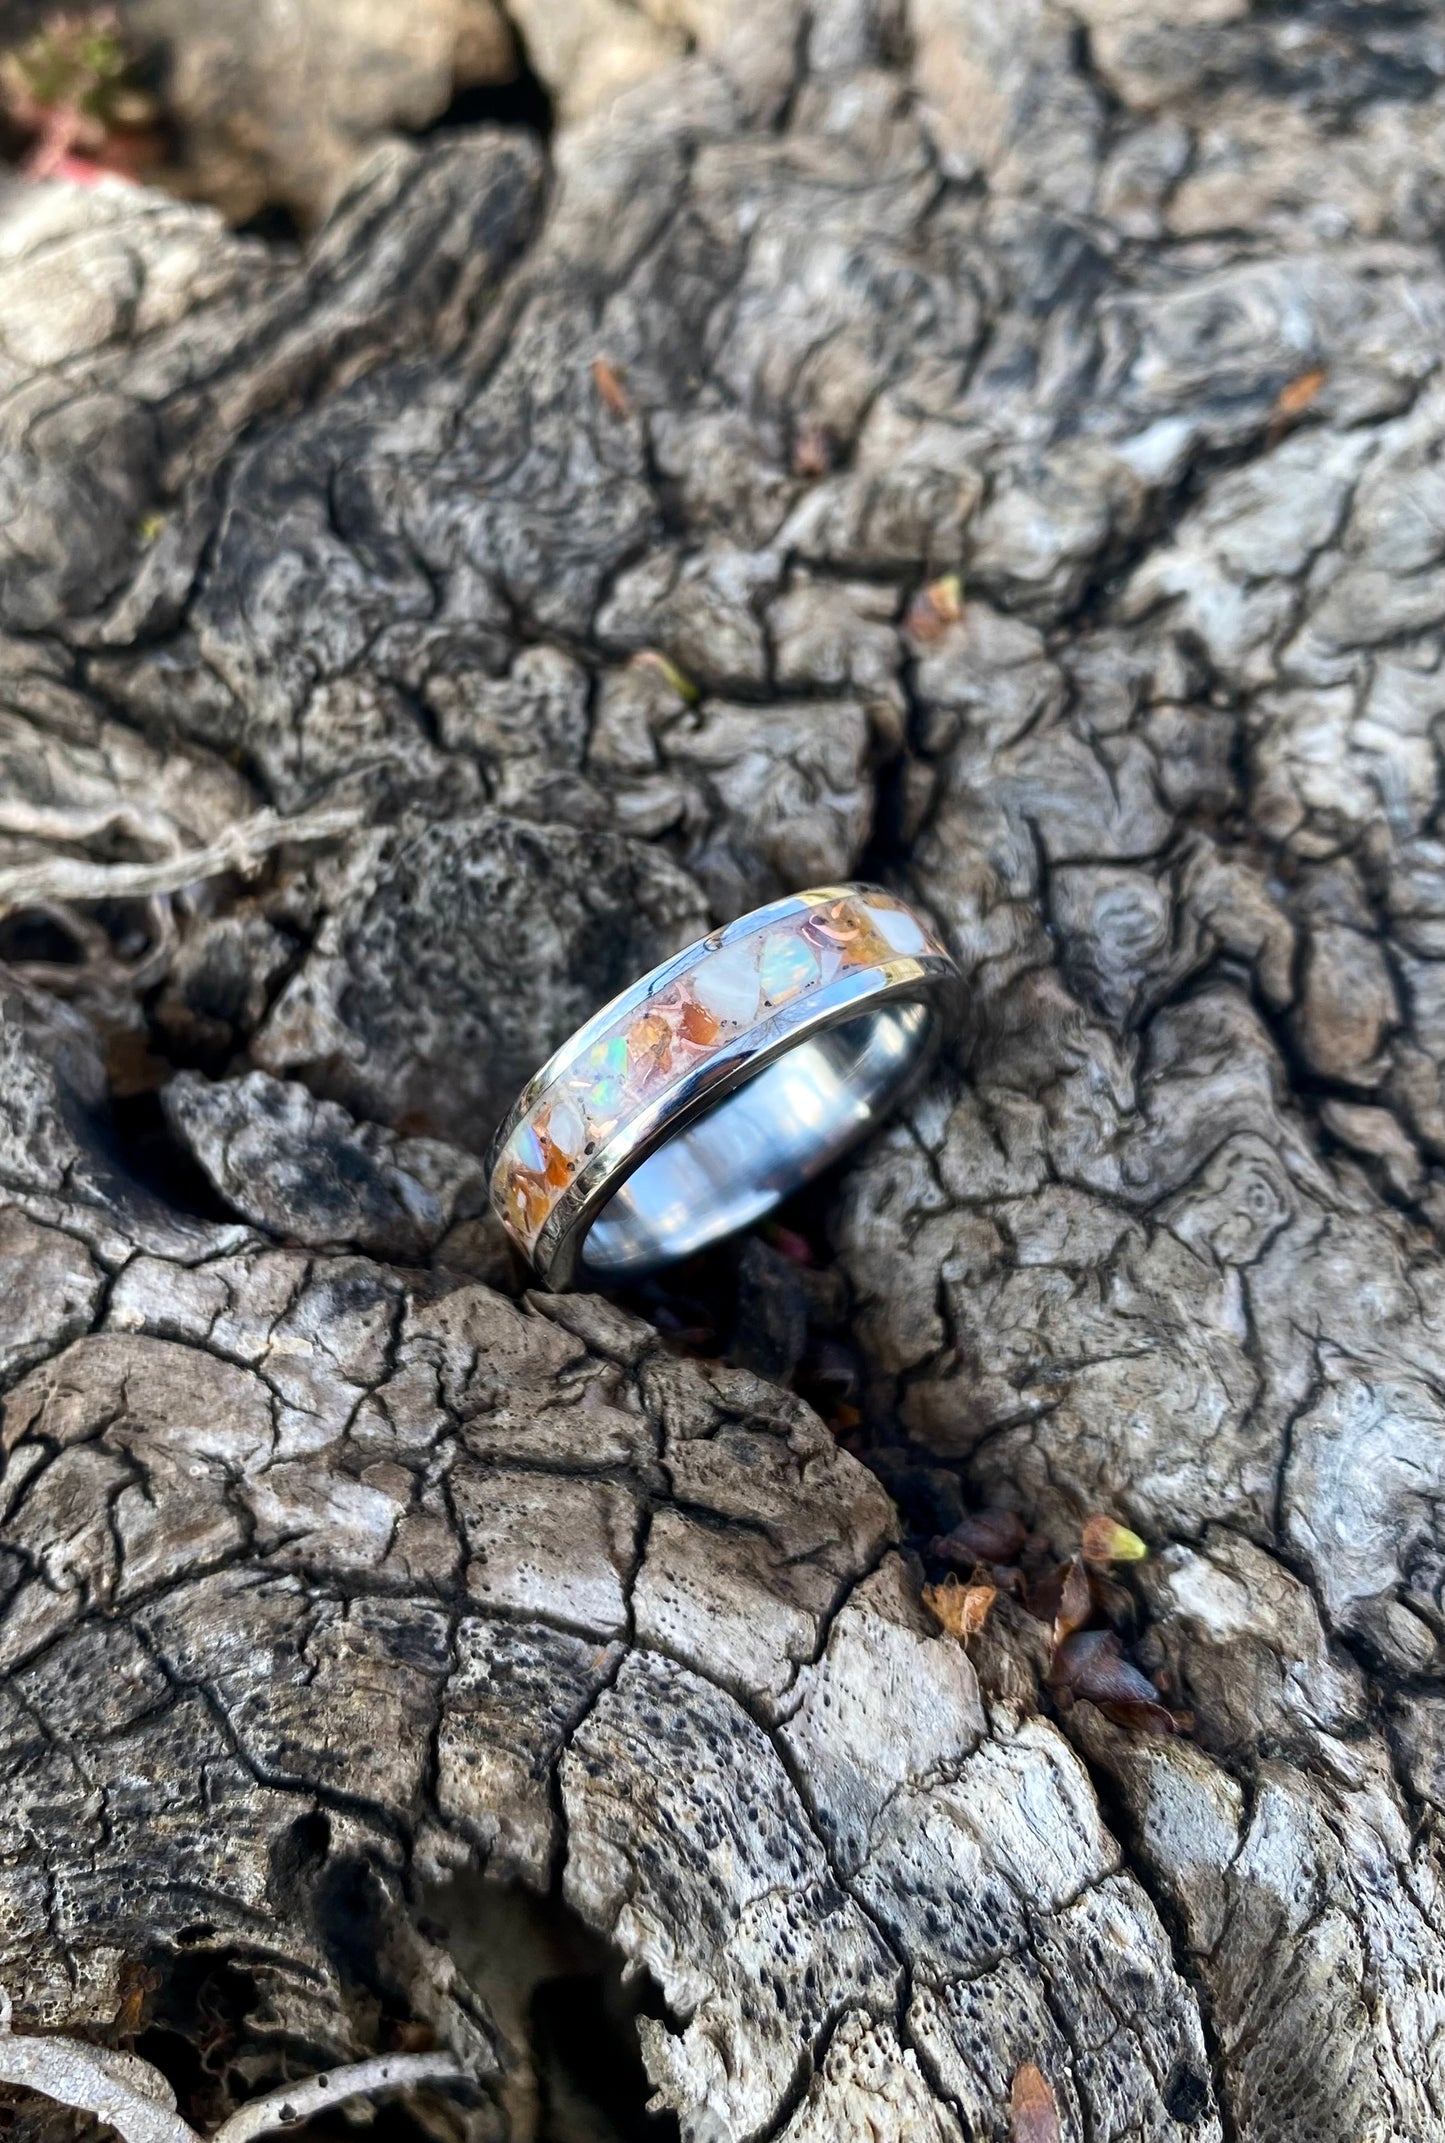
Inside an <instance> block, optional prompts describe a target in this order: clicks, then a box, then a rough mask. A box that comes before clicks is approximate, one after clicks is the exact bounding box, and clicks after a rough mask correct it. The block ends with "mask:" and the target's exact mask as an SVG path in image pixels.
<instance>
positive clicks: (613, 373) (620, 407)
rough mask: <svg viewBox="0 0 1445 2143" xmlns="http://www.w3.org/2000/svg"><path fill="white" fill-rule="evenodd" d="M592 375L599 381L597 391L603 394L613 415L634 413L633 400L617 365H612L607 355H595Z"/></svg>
mask: <svg viewBox="0 0 1445 2143" xmlns="http://www.w3.org/2000/svg"><path fill="white" fill-rule="evenodd" d="M592 377H593V379H594V380H595V381H596V383H597V392H598V393H599V394H600V395H601V397H602V399H603V401H604V402H605V403H606V404H607V407H608V408H609V409H610V410H611V412H612V414H613V416H614V417H630V416H631V415H632V400H631V397H630V396H629V394H628V392H627V389H626V388H625V387H624V386H623V384H622V381H621V378H620V377H619V375H618V372H617V369H616V367H615V366H614V365H610V364H609V363H608V362H607V359H606V358H605V357H594V358H593V360H592Z"/></svg>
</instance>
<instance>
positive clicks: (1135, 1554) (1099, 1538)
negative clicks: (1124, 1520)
mask: <svg viewBox="0 0 1445 2143" xmlns="http://www.w3.org/2000/svg"><path fill="white" fill-rule="evenodd" d="M1083 1552H1084V1561H1085V1562H1086V1563H1142V1562H1143V1561H1144V1559H1145V1557H1146V1556H1147V1555H1148V1553H1149V1550H1148V1547H1147V1546H1146V1544H1145V1543H1144V1542H1143V1541H1142V1540H1141V1539H1140V1538H1139V1535H1138V1534H1137V1533H1131V1532H1130V1530H1129V1528H1128V1526H1127V1525H1121V1524H1120V1522H1119V1520H1118V1519H1117V1518H1109V1517H1105V1516H1104V1515H1103V1514H1102V1513H1101V1514H1100V1515H1099V1516H1097V1517H1094V1518H1091V1519H1090V1520H1089V1521H1088V1523H1087V1524H1086V1525H1085V1527H1084V1540H1083Z"/></svg>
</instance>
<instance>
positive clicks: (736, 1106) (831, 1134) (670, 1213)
mask: <svg viewBox="0 0 1445 2143" xmlns="http://www.w3.org/2000/svg"><path fill="white" fill-rule="evenodd" d="M933 1016H934V1015H933V1012H932V1009H931V1008H930V1007H929V1006H928V1005H926V1004H921V1003H911V1004H907V1003H905V1004H893V1005H886V1006H883V1007H882V1008H880V1009H879V1010H877V1011H873V1012H868V1013H865V1014H863V1015H862V1016H861V1017H859V1018H857V1019H851V1020H848V1021H846V1022H845V1023H844V1024H843V1025H841V1026H837V1027H828V1028H824V1029H823V1030H822V1031H821V1032H820V1033H818V1034H814V1035H811V1036H809V1038H808V1039H807V1040H806V1041H804V1042H800V1043H799V1044H798V1045H797V1047H796V1048H794V1049H790V1050H788V1051H787V1052H786V1054H785V1055H783V1056H781V1057H778V1058H775V1060H774V1061H773V1062H772V1063H771V1064H769V1065H768V1066H767V1067H766V1068H765V1069H764V1070H763V1071H760V1072H758V1073H756V1074H755V1075H754V1076H753V1077H752V1078H751V1079H749V1080H748V1081H747V1083H746V1084H745V1085H743V1086H741V1087H739V1088H738V1089H737V1091H736V1092H735V1093H732V1094H730V1095H728V1097H727V1099H726V1100H725V1101H720V1102H719V1103H718V1104H717V1106H716V1107H715V1108H713V1109H710V1110H709V1111H708V1112H707V1113H706V1114H705V1115H703V1116H700V1117H698V1118H697V1120H696V1121H695V1122H694V1123H691V1124H689V1125H688V1126H687V1127H686V1128H685V1129H684V1130H681V1131H679V1132H677V1133H675V1134H674V1136H673V1137H671V1138H670V1139H668V1140H667V1141H666V1142H665V1144H663V1145H661V1146H659V1147H658V1148H657V1150H656V1152H654V1153H651V1154H649V1155H648V1157H647V1159H646V1160H645V1161H644V1162H643V1163H642V1164H641V1166H640V1167H639V1168H637V1169H636V1170H634V1172H633V1174H632V1175H630V1176H629V1177H628V1179H627V1181H626V1182H625V1183H623V1184H622V1185H621V1186H620V1187H619V1189H618V1190H617V1192H616V1193H615V1195H614V1196H613V1197H612V1198H610V1199H609V1200H608V1202H607V1204H606V1205H605V1206H604V1207H603V1208H602V1210H601V1212H600V1213H599V1214H598V1215H597V1218H596V1219H595V1220H594V1221H593V1223H592V1226H591V1229H590V1230H589V1232H588V1236H587V1241H586V1246H585V1249H584V1252H583V1260H582V1262H583V1265H584V1268H585V1269H586V1270H587V1271H588V1272H590V1273H592V1274H594V1275H596V1276H598V1277H602V1276H606V1277H607V1278H610V1279H615V1278H617V1277H619V1276H622V1275H625V1274H627V1273H636V1272H644V1271H649V1270H651V1269H652V1268H653V1267H654V1266H657V1265H667V1264H671V1263H672V1262H673V1261H674V1260H675V1259H677V1258H685V1257H691V1256H692V1255H693V1254H694V1252H695V1251H698V1250H702V1249H705V1248H706V1246H707V1245H708V1244H709V1243H714V1242H717V1241H718V1240H719V1239H720V1238H721V1237H723V1236H725V1235H732V1234H734V1233H736V1231H737V1230H738V1229H740V1228H746V1227H747V1226H748V1225H749V1223H750V1222H752V1221H754V1220H757V1219H759V1218H760V1217H761V1216H762V1215H763V1214H764V1213H767V1212H769V1211H770V1210H771V1209H772V1207H773V1206H775V1205H777V1204H779V1203H780V1202H781V1201H782V1200H783V1199H784V1198H786V1197H787V1196H788V1195H789V1193H790V1192H791V1191H795V1190H796V1189H797V1188H798V1186H799V1185H800V1184H802V1183H806V1182H807V1181H808V1180H809V1178H810V1177H812V1176H815V1175H817V1174H818V1173H819V1171H820V1170H821V1169H824V1168H827V1167H828V1166H829V1164H830V1163H831V1162H833V1161H836V1160H837V1159H838V1157H839V1155H840V1154H842V1153H845V1152H846V1151H847V1149H848V1148H849V1147H850V1146H851V1145H852V1144H853V1143H854V1141H855V1140H856V1139H859V1138H861V1137H862V1136H863V1134H864V1132H866V1131H868V1130H870V1129H871V1128H872V1127H873V1126H874V1125H875V1124H876V1123H878V1122H879V1120H880V1119H881V1118H882V1117H883V1116H884V1115H885V1114H886V1113H887V1110H888V1108H889V1107H890V1105H891V1104H892V1103H893V1102H894V1101H895V1100H896V1099H897V1097H898V1094H899V1092H900V1091H901V1089H902V1088H903V1086H904V1085H905V1084H906V1082H907V1079H908V1076H909V1074H910V1073H911V1071H912V1070H913V1068H914V1066H915V1065H916V1064H917V1062H918V1060H919V1057H920V1055H921V1054H922V1051H923V1047H924V1044H925V1042H926V1041H927V1038H928V1034H929V1029H930V1027H931V1024H932V1020H933Z"/></svg>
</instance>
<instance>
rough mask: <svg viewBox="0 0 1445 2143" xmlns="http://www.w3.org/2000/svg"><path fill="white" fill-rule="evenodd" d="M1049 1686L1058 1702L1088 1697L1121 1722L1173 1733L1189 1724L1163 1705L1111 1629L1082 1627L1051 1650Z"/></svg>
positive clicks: (1156, 1691) (1091, 1701)
mask: <svg viewBox="0 0 1445 2143" xmlns="http://www.w3.org/2000/svg"><path fill="white" fill-rule="evenodd" d="M1049 1687H1050V1688H1051V1689H1052V1690H1053V1692H1054V1695H1055V1696H1056V1697H1057V1698H1058V1699H1059V1701H1060V1702H1061V1703H1064V1704H1072V1703H1076V1702H1078V1701H1079V1700H1081V1699H1086V1700H1087V1701H1088V1702H1089V1703H1091V1704H1097V1705H1098V1706H1099V1707H1100V1709H1101V1710H1103V1711H1105V1712H1107V1713H1108V1715H1109V1717H1110V1718H1111V1719H1114V1720H1116V1721H1117V1722H1118V1723H1119V1725H1121V1726H1142V1727H1146V1728H1150V1729H1152V1730H1154V1731H1156V1732H1158V1733H1163V1734H1172V1733H1174V1732H1175V1731H1176V1730H1177V1729H1178V1728H1180V1727H1182V1726H1184V1725H1185V1724H1186V1723H1187V1720H1186V1717H1185V1716H1184V1715H1183V1714H1181V1715H1178V1716H1176V1715H1175V1713H1173V1712H1172V1711H1170V1709H1169V1707H1168V1705H1167V1704H1161V1703H1160V1701H1159V1692H1158V1690H1157V1689H1156V1688H1155V1687H1154V1684H1153V1683H1152V1682H1151V1681H1150V1679H1149V1677H1148V1675H1147V1674H1145V1673H1144V1672H1143V1671H1142V1670H1141V1669H1140V1668H1138V1667H1136V1666H1135V1665H1134V1663H1133V1661H1132V1660H1128V1659H1126V1658H1125V1657H1124V1648H1123V1646H1122V1645H1121V1644H1120V1642H1119V1640H1118V1638H1117V1637H1116V1636H1115V1634H1114V1632H1113V1631H1112V1630H1080V1631H1078V1632H1077V1633H1076V1634H1075V1635H1074V1636H1072V1637H1070V1638H1068V1639H1066V1640H1065V1642H1064V1643H1063V1644H1061V1645H1060V1646H1059V1648H1058V1650H1057V1651H1056V1652H1055V1654H1054V1660H1053V1665H1052V1667H1051V1668H1050V1670H1049Z"/></svg>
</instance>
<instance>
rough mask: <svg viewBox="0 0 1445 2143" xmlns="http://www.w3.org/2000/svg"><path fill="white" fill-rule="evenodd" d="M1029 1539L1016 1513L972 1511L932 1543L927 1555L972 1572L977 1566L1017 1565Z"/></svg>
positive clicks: (929, 1545)
mask: <svg viewBox="0 0 1445 2143" xmlns="http://www.w3.org/2000/svg"><path fill="white" fill-rule="evenodd" d="M1027 1537H1028V1536H1027V1534H1026V1533H1025V1531H1024V1526H1023V1520H1022V1519H1021V1518H1020V1517H1019V1515H1018V1513H1017V1511H992V1510H990V1511H970V1512H969V1514H968V1516H967V1517H966V1518H960V1519H959V1521H958V1524H957V1525H956V1526H953V1527H952V1528H951V1529H950V1531H948V1532H947V1533H940V1534H939V1535H938V1537H937V1539H936V1540H931V1541H930V1542H929V1544H928V1552H929V1554H930V1555H931V1556H933V1557H934V1559H935V1560H936V1561H938V1562H941V1563H952V1564H953V1565H954V1567H955V1568H956V1569H959V1570H971V1569H972V1568H973V1566H974V1564H975V1563H1013V1562H1017V1560H1018V1558H1019V1556H1020V1555H1021V1554H1022V1552H1023V1545H1024V1541H1025V1540H1026V1539H1027Z"/></svg>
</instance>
